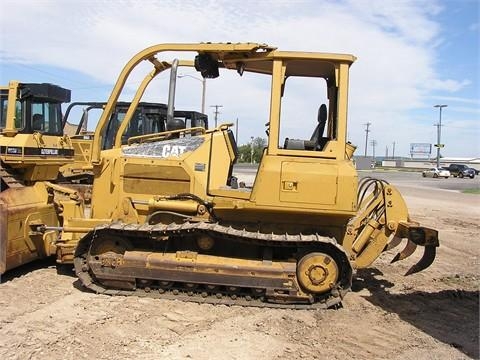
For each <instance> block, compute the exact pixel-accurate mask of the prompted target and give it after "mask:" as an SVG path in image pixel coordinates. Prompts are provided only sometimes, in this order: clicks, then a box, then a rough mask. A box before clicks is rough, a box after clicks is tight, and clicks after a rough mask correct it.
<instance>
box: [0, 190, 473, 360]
mask: <svg viewBox="0 0 480 360" xmlns="http://www.w3.org/2000/svg"><path fill="white" fill-rule="evenodd" d="M400 190H401V191H402V193H403V195H404V196H405V199H406V200H407V203H408V205H409V208H410V212H411V215H412V217H413V218H415V219H417V220H419V221H420V222H421V223H423V224H424V225H427V226H431V227H434V228H437V229H438V230H439V231H440V241H441V247H440V248H439V249H438V255H437V259H436V261H435V263H434V264H433V265H432V266H431V267H430V268H429V269H427V270H426V271H424V272H422V273H420V274H416V275H413V276H409V277H403V274H404V273H405V271H406V270H407V269H408V268H409V266H410V265H411V264H413V263H414V262H415V261H416V260H418V259H419V257H420V255H421V251H417V252H418V254H417V253H416V254H414V255H413V256H412V257H411V258H410V259H408V260H405V261H403V262H400V263H396V264H394V265H390V264H389V262H390V259H391V258H392V257H393V255H394V253H393V252H392V253H389V254H384V255H382V257H381V258H380V259H378V260H377V262H376V263H375V264H374V267H372V268H371V269H369V270H368V271H360V272H359V273H357V274H356V277H355V281H354V286H353V290H352V292H350V293H349V294H348V295H347V296H346V298H345V300H344V302H343V307H342V308H341V309H338V310H318V311H307V310H276V309H259V308H242V307H237V306H233V307H227V306H224V305H220V306H218V305H217V306H214V305H207V304H201V305H200V304H195V303H184V302H179V301H171V300H161V299H149V298H138V297H109V296H104V295H95V294H92V293H89V292H86V291H82V289H80V287H79V285H78V282H77V280H76V279H75V277H73V276H72V275H71V274H69V273H58V272H57V270H56V268H55V266H54V264H53V262H41V263H36V264H32V265H30V266H27V267H24V268H21V269H18V270H16V271H13V272H10V273H9V274H6V276H4V277H3V283H2V284H0V305H1V309H2V311H1V312H0V358H2V359H78V358H100V359H112V358H115V359H130V358H139V359H189V358H191V359H349V358H352V359H415V360H417V359H466V358H479V291H478V290H479V286H478V284H479V282H478V280H479V255H480V251H479V250H480V245H479V240H480V239H479V233H480V225H479V223H480V221H479V219H480V206H479V205H480V196H479V195H467V194H460V193H458V192H454V191H447V190H426V189H418V188H408V187H402V188H400ZM459 204H461V206H459Z"/></svg>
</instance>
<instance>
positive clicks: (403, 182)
mask: <svg viewBox="0 0 480 360" xmlns="http://www.w3.org/2000/svg"><path fill="white" fill-rule="evenodd" d="M256 172H257V165H250V164H239V165H236V166H235V168H234V172H233V173H234V175H235V176H237V177H238V179H239V181H244V182H245V184H246V185H247V186H252V185H253V181H254V180H255V175H256ZM358 175H359V177H360V178H364V177H367V176H370V177H374V178H377V179H383V180H386V181H387V182H389V183H392V184H393V185H397V186H406V187H415V188H430V189H443V190H453V191H462V190H465V189H477V190H478V189H480V175H479V176H475V178H474V179H470V178H463V179H460V178H454V177H453V176H452V177H450V178H448V179H444V178H439V179H433V178H424V177H422V173H421V172H420V171H418V172H417V171H401V170H362V171H359V172H358Z"/></svg>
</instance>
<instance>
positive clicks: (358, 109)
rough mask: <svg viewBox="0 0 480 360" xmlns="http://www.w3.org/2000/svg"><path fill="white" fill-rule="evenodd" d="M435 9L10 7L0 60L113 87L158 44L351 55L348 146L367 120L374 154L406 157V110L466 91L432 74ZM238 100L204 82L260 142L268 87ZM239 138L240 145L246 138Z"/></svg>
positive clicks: (403, 4) (416, 4)
mask: <svg viewBox="0 0 480 360" xmlns="http://www.w3.org/2000/svg"><path fill="white" fill-rule="evenodd" d="M441 10H442V9H441V6H440V5H439V4H438V2H437V1H434V0H432V1H428V0H422V1H418V0H405V1H382V0H376V1H374V2H372V1H367V0H365V1H362V0H344V1H339V2H333V1H328V0H324V1H307V0H304V1H287V0H284V1H273V0H271V1H260V2H258V1H253V0H249V1H244V2H242V4H237V3H234V2H227V1H213V0H212V1H186V0H183V1H173V0H172V1H166V0H164V1H157V2H156V1H110V2H108V1H106V2H93V1H89V2H84V1H78V2H73V1H72V2H63V1H53V0H51V1H47V0H43V1H42V2H37V1H33V0H32V1H21V2H19V1H13V0H7V1H3V2H2V12H1V15H0V30H1V31H0V49H1V52H2V53H1V59H0V61H1V62H20V63H25V64H37V65H38V64H47V65H51V66H57V67H63V68H68V69H74V70H76V71H80V72H82V73H84V74H86V75H89V76H91V77H92V78H94V79H96V80H97V81H101V82H103V83H107V84H108V83H109V84H112V83H113V82H114V80H115V79H116V77H117V76H118V74H119V72H120V71H121V69H122V67H123V66H124V64H125V63H126V62H127V61H128V60H129V59H130V58H131V57H132V56H133V55H134V54H135V53H136V52H138V51H140V50H142V49H143V48H145V47H147V46H150V45H153V44H156V43H162V42H201V41H212V42H217V41H219V42H226V41H230V42H245V41H255V42H265V43H268V44H270V45H274V46H278V47H279V48H280V49H282V50H302V51H324V52H346V53H353V54H354V55H356V56H358V61H357V62H356V63H355V64H354V65H353V67H352V72H351V92H350V113H349V115H350V120H351V121H350V125H349V129H350V130H349V135H350V138H351V139H352V140H353V141H355V142H356V143H357V144H358V145H360V150H361V148H362V141H363V136H364V132H363V130H364V127H363V126H362V124H363V123H365V122H367V121H370V122H372V123H373V124H374V125H372V135H375V134H378V135H376V138H377V141H379V148H382V147H383V148H384V147H385V145H387V144H391V142H392V141H396V142H397V144H404V148H405V149H406V150H405V151H404V152H403V153H407V152H408V144H409V143H410V142H412V141H411V140H412V139H411V138H412V136H411V135H412V134H411V129H412V128H413V127H416V126H420V125H419V124H418V123H417V122H415V120H412V117H411V114H410V112H411V111H412V110H413V109H416V108H421V107H423V106H424V104H425V101H426V97H427V96H428V95H429V94H430V92H432V91H433V90H436V91H447V92H450V93H454V92H456V91H458V90H459V89H463V88H465V87H466V86H468V85H469V84H470V82H469V80H465V79H444V78H441V77H440V76H439V75H438V74H437V73H436V70H435V61H436V57H435V51H436V45H437V44H438V43H439V42H441V40H442V39H441V38H440V37H439V35H440V27H439V24H438V23H436V22H434V21H433V20H432V14H437V13H438V12H439V11H441ZM7 15H8V16H7ZM18 19H22V21H21V24H22V25H21V26H19V22H18ZM138 79H139V77H138V76H136V77H135V78H134V80H133V82H136V81H138ZM163 81H166V79H163ZM155 86H157V85H155ZM179 86H180V85H179ZM131 89H132V88H131ZM131 89H130V91H131ZM199 92H200V84H196V83H194V84H190V86H187V89H186V90H185V97H183V98H182V97H179V96H178V97H177V100H178V102H179V105H185V106H189V105H190V106H194V107H195V108H198V106H199ZM244 94H248V95H244V96H242V98H240V99H239V97H238V95H237V94H234V93H230V92H228V91H225V90H224V89H223V90H222V89H217V88H216V87H215V85H214V83H213V82H210V81H209V84H208V86H207V106H209V105H211V104H215V103H219V102H221V103H222V104H223V105H224V107H223V108H222V116H223V117H224V118H225V119H228V120H234V119H235V118H237V117H239V118H240V119H241V120H243V121H244V122H243V129H245V128H248V129H250V131H255V133H256V134H257V135H258V136H262V135H263V130H264V127H263V124H264V123H265V122H266V121H265V119H264V117H265V115H264V114H263V113H262V114H261V115H260V116H259V118H258V119H255V111H253V110H252V109H255V107H256V104H257V103H258V105H259V106H260V107H261V108H263V107H264V105H265V104H264V103H265V101H268V100H269V99H268V95H267V99H265V96H266V93H265V89H264V88H254V87H253V86H252V87H249V88H248V91H244ZM74 96H75V89H74ZM155 96H156V94H155V93H153V94H152V95H151V97H150V98H149V100H152V99H155ZM259 99H261V100H259ZM97 100H102V99H97ZM157 101H158V99H157ZM428 106H430V103H428ZM209 115H210V117H211V113H209ZM310 115H311V116H310ZM305 118H306V120H305V126H310V124H311V125H312V126H313V119H314V114H305ZM429 127H431V125H429ZM392 129H395V133H394V134H391V132H392V131H391V130H392ZM433 130H434V129H433ZM390 134H391V135H390ZM433 134H434V132H433ZM242 136H243V139H242ZM242 136H241V138H240V140H241V142H242V141H246V139H249V137H250V134H243V135H242ZM425 136H429V133H427V134H426V135H425ZM419 137H420V136H419ZM413 140H415V141H417V140H418V141H420V139H413ZM432 140H433V139H432ZM397 146H398V147H397V149H398V151H400V148H401V145H397ZM360 152H362V153H363V150H361V151H360Z"/></svg>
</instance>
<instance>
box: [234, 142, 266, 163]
mask: <svg viewBox="0 0 480 360" xmlns="http://www.w3.org/2000/svg"><path fill="white" fill-rule="evenodd" d="M265 146H267V140H266V139H263V138H261V137H257V138H254V139H253V141H251V142H249V143H248V144H245V145H240V146H239V147H238V162H241V163H252V162H253V163H255V164H258V163H259V162H260V159H261V158H262V154H263V149H264V148H265ZM252 149H253V151H252ZM252 155H253V158H252ZM252 160H253V161H252Z"/></svg>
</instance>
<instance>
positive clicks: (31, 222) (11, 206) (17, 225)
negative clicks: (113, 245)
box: [0, 81, 83, 275]
mask: <svg viewBox="0 0 480 360" xmlns="http://www.w3.org/2000/svg"><path fill="white" fill-rule="evenodd" d="M69 101H70V90H67V89H63V88H61V87H59V86H56V85H52V84H34V83H20V82H18V81H11V82H10V83H9V84H8V86H2V87H0V275H1V274H3V273H4V272H5V271H7V270H9V269H12V268H14V267H17V266H20V265H23V264H25V263H27V262H30V261H32V260H35V259H39V258H43V257H46V256H50V255H52V254H55V253H56V245H55V244H56V241H57V239H58V236H59V231H58V229H59V228H61V227H62V225H63V216H64V211H65V212H67V213H68V214H71V216H75V217H78V216H83V215H82V213H83V210H82V203H81V201H80V200H79V199H78V195H77V194H76V192H75V191H73V190H71V189H68V188H64V187H62V186H58V185H56V184H54V183H52V182H51V181H54V180H56V178H57V175H58V170H59V168H60V166H62V165H63V164H66V163H69V162H72V161H73V148H72V144H71V142H70V139H69V137H68V136H64V135H63V129H62V111H61V104H62V103H64V102H69ZM39 226H49V227H50V228H51V229H50V230H48V231H45V230H42V231H39V229H38V227H39ZM54 229H55V230H54Z"/></svg>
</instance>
